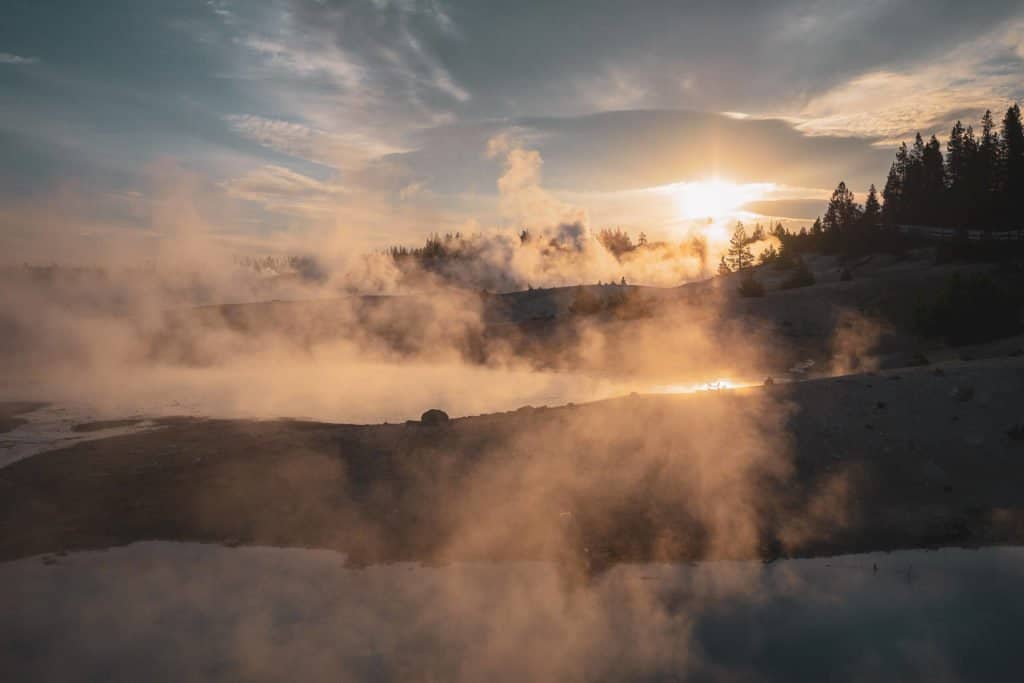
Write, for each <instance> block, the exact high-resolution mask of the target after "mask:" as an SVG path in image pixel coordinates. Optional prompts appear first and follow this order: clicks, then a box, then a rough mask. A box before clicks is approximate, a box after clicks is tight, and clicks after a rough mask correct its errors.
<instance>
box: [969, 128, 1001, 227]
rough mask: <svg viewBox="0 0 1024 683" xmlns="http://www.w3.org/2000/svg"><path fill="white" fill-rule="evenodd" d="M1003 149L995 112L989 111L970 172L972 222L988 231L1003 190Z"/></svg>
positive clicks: (970, 218)
mask: <svg viewBox="0 0 1024 683" xmlns="http://www.w3.org/2000/svg"><path fill="white" fill-rule="evenodd" d="M999 147H1000V145H999V135H998V134H997V133H996V131H995V122H994V121H993V120H992V111H991V110H986V111H985V115H984V116H982V117H981V135H980V136H979V138H978V151H977V153H976V154H975V155H974V164H973V165H972V168H971V171H970V175H971V179H970V196H971V199H970V204H971V207H972V210H971V212H970V217H969V220H970V221H971V222H972V223H975V224H977V225H981V226H982V227H984V228H988V229H991V225H992V221H993V220H994V219H995V201H996V197H997V193H998V191H999V173H998V167H999V151H1000V150H999Z"/></svg>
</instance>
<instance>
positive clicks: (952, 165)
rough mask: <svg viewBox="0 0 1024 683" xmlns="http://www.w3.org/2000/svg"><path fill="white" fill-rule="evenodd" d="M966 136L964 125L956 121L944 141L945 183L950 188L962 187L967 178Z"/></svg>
mask: <svg viewBox="0 0 1024 683" xmlns="http://www.w3.org/2000/svg"><path fill="white" fill-rule="evenodd" d="M966 148H967V136H966V132H965V131H964V125H963V124H962V123H960V122H959V121H957V122H956V123H955V124H954V125H953V130H951V131H950V132H949V141H948V142H946V183H947V184H948V186H949V189H951V190H954V191H955V190H957V189H962V188H963V184H964V182H965V180H966V178H967V151H966Z"/></svg>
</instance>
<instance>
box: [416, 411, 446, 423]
mask: <svg viewBox="0 0 1024 683" xmlns="http://www.w3.org/2000/svg"><path fill="white" fill-rule="evenodd" d="M448 421H449V417H448V413H446V412H444V411H443V410H438V409H437V408H431V409H430V410H428V411H427V412H425V413H423V415H422V416H421V417H420V423H421V424H424V425H426V426H428V427H434V426H437V425H443V424H448Z"/></svg>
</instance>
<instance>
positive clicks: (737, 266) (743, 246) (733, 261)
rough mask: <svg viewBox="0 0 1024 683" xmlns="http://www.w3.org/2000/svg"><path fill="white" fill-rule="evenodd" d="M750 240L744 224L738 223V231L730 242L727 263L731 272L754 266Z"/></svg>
mask: <svg viewBox="0 0 1024 683" xmlns="http://www.w3.org/2000/svg"><path fill="white" fill-rule="evenodd" d="M749 245H750V238H749V237H747V229H746V228H745V227H743V223H740V222H737V223H736V231H735V232H734V233H733V234H732V238H731V239H730V240H729V250H728V251H727V252H726V258H725V262H726V264H727V265H728V266H729V269H730V270H734V271H736V270H744V269H746V268H749V267H750V266H752V265H754V255H753V254H752V253H751V252H750V246H749Z"/></svg>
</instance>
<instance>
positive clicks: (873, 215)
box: [861, 184, 882, 229]
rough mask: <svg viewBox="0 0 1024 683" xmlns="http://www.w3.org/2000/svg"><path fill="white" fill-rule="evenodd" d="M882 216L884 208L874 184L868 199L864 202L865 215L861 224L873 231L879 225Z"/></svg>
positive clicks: (869, 191)
mask: <svg viewBox="0 0 1024 683" xmlns="http://www.w3.org/2000/svg"><path fill="white" fill-rule="evenodd" d="M881 215H882V207H881V205H880V204H879V203H878V190H876V189H875V186H874V184H872V185H871V187H870V188H869V189H868V198H867V199H865V200H864V215H863V216H862V217H861V222H862V223H863V224H864V226H865V227H866V228H868V229H872V228H874V227H875V226H876V225H878V221H879V219H880V217H881Z"/></svg>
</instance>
